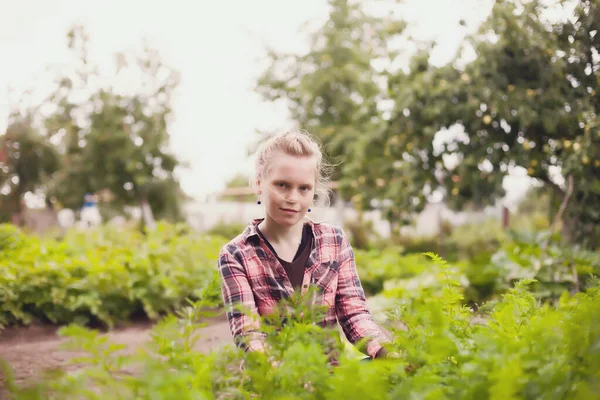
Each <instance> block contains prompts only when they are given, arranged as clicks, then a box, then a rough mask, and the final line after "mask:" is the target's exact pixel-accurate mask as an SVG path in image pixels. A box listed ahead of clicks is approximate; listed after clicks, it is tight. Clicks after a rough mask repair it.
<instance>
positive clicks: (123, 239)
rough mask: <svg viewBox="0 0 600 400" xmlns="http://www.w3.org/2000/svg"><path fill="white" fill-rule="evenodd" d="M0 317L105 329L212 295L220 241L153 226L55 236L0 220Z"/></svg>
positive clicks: (215, 299)
mask: <svg viewBox="0 0 600 400" xmlns="http://www.w3.org/2000/svg"><path fill="white" fill-rule="evenodd" d="M0 227H1V228H0V245H1V246H2V251H0V271H1V272H2V274H0V318H2V319H3V320H5V321H6V322H7V323H9V324H15V323H23V324H28V323H30V322H32V321H34V320H41V321H44V322H51V323H55V324H64V323H70V322H76V323H81V324H85V323H88V322H101V323H102V324H105V325H108V326H112V325H113V324H115V323H116V322H119V321H123V320H128V319H130V318H131V317H132V316H134V315H145V316H147V317H148V318H151V319H156V318H158V317H159V316H160V315H161V314H163V313H165V312H168V311H170V310H172V309H173V308H174V307H176V306H178V305H180V304H182V303H183V302H184V301H185V300H186V299H188V298H189V299H192V300H193V299H198V298H199V297H200V296H201V294H203V296H204V300H205V301H212V302H213V303H217V302H218V301H219V300H220V291H219V286H218V276H217V271H216V268H215V265H216V260H217V257H218V253H219V250H220V248H221V246H222V245H223V244H224V243H225V242H224V240H223V239H220V238H213V237H210V236H199V235H194V234H193V233H190V232H188V228H186V227H185V226H183V225H169V224H165V223H161V224H159V225H158V227H157V229H156V230H155V231H152V232H146V234H142V233H140V232H139V231H136V230H116V229H115V228H110V227H102V228H101V229H98V230H94V231H85V232H80V231H74V230H73V231H69V232H68V233H67V235H66V236H65V237H64V238H63V240H62V241H56V240H43V239H38V238H35V237H25V236H23V235H22V234H21V233H20V232H19V231H17V230H15V229H14V228H12V227H10V226H7V225H0Z"/></svg>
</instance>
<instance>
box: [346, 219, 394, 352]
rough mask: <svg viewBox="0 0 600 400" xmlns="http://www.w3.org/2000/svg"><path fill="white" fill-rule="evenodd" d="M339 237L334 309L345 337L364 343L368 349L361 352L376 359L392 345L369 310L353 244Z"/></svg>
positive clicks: (354, 342) (353, 341) (355, 342)
mask: <svg viewBox="0 0 600 400" xmlns="http://www.w3.org/2000/svg"><path fill="white" fill-rule="evenodd" d="M337 230H338V232H337V233H338V235H339V236H338V237H341V243H340V250H339V257H338V263H339V270H338V287H337V293H336V300H335V308H336V314H337V318H338V321H339V322H340V325H341V326H342V329H343V331H344V334H345V335H346V337H347V338H348V340H349V341H350V343H352V344H357V343H358V342H360V341H363V340H364V341H365V348H361V349H360V350H361V351H363V352H365V353H366V354H368V355H369V356H370V357H371V358H375V357H376V356H377V355H378V353H379V356H381V355H384V354H385V353H386V351H385V349H383V346H382V344H383V343H386V342H389V340H388V339H387V338H386V337H385V336H384V334H383V332H382V331H381V330H380V329H379V327H378V326H377V324H376V323H375V321H374V320H373V317H372V315H371V313H370V312H369V309H368V308H367V301H366V298H365V293H364V290H363V288H362V284H361V282H360V279H359V277H358V273H357V272H356V263H355V261H354V251H353V249H352V246H351V245H350V241H349V240H348V238H347V237H346V235H345V234H344V232H343V231H342V230H341V229H337Z"/></svg>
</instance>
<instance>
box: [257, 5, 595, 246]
mask: <svg viewBox="0 0 600 400" xmlns="http://www.w3.org/2000/svg"><path fill="white" fill-rule="evenodd" d="M331 3H332V7H333V9H334V10H336V9H343V7H344V5H347V4H348V3H347V2H343V1H332V2H331ZM563 3H566V2H559V1H557V2H555V3H553V4H552V5H546V6H545V5H544V4H547V2H545V3H544V4H542V2H541V1H538V0H529V1H526V0H523V1H517V0H515V1H510V0H503V1H497V2H495V4H494V7H493V9H492V11H491V13H490V15H489V17H488V19H487V20H486V21H485V22H484V23H483V24H482V26H481V27H480V29H479V30H478V31H477V32H476V33H475V34H474V35H472V36H471V37H469V38H468V40H467V41H466V42H465V43H464V46H463V50H466V49H468V48H471V49H473V50H474V53H475V57H474V60H473V61H470V62H468V60H466V58H465V57H464V54H465V53H464V52H463V51H461V52H459V53H458V54H457V56H456V58H455V59H454V60H453V61H452V62H451V63H449V64H447V65H444V66H439V67H435V66H433V65H432V64H431V62H430V60H429V53H430V48H428V47H424V46H421V47H420V50H419V51H418V52H417V53H416V54H415V55H414V56H413V57H412V59H411V61H410V63H409V68H408V69H407V70H402V69H397V70H392V69H391V68H388V69H387V72H385V73H383V74H382V76H383V77H385V78H386V79H385V81H386V82H387V93H385V92H384V93H381V92H377V90H376V87H377V86H376V85H370V84H369V85H368V86H367V87H368V88H369V90H366V89H364V88H363V89H364V93H368V94H369V95H367V96H366V97H365V96H363V98H365V99H368V102H366V103H365V104H369V105H371V107H368V108H361V110H363V111H364V112H362V113H361V112H359V111H358V109H357V108H356V104H355V103H352V102H351V99H352V98H353V97H356V96H354V95H353V94H352V93H353V92H352V91H342V90H338V89H339V87H340V86H333V85H318V84H314V85H309V84H301V83H303V82H315V81H316V82H335V81H336V77H337V76H340V75H339V72H338V71H336V70H334V69H332V68H329V69H328V68H327V66H328V65H327V64H325V65H324V66H322V65H321V64H320V62H319V59H317V58H315V57H314V56H313V57H312V58H311V57H296V58H292V65H291V66H290V71H292V72H291V73H290V74H289V75H288V76H286V77H287V78H288V80H291V81H292V82H294V79H293V78H295V81H296V82H300V83H298V84H295V85H294V86H293V87H292V88H291V89H293V90H290V86H289V85H290V84H287V83H285V79H279V80H271V81H268V85H267V87H268V88H269V90H270V93H279V96H287V97H288V100H289V101H290V111H291V113H292V116H293V117H294V118H295V119H296V120H297V121H298V122H300V123H301V124H303V125H306V121H313V125H312V127H314V132H315V133H316V134H317V135H318V136H320V137H321V138H323V139H325V140H326V141H329V142H332V143H343V144H345V146H344V147H343V148H340V149H339V151H340V152H343V153H345V154H346V157H345V163H344V165H343V167H342V169H340V172H341V175H340V178H341V182H340V183H341V187H342V189H343V190H345V191H346V193H347V194H351V195H353V197H352V199H353V200H354V202H355V203H356V204H357V205H359V206H360V207H362V208H370V207H373V206H377V207H381V208H382V209H383V211H384V212H385V214H386V215H387V218H388V219H390V220H391V221H393V222H403V223H404V222H408V221H410V216H411V215H413V214H414V212H417V211H420V210H422V209H423V207H424V205H425V204H426V203H427V201H428V200H430V199H431V197H430V196H432V195H433V194H436V195H438V196H440V197H441V199H442V200H443V201H445V202H446V203H447V204H449V205H450V206H452V207H453V208H455V209H458V208H464V207H482V206H484V205H486V204H492V203H494V202H495V201H497V200H498V199H500V198H501V197H502V196H503V195H504V190H503V187H502V182H503V180H504V177H505V176H506V175H507V174H508V173H509V171H510V170H512V169H514V168H517V167H521V168H523V169H525V170H526V171H527V173H528V174H529V175H530V176H531V177H532V178H535V179H537V180H539V181H540V182H543V184H544V188H545V190H546V191H549V192H551V193H553V195H554V198H555V209H557V208H558V207H557V206H558V204H560V202H562V200H563V199H564V198H565V195H566V192H567V185H566V184H564V181H566V180H568V177H569V176H571V177H573V179H574V182H575V185H574V187H575V190H574V193H573V196H572V198H571V199H570V203H569V205H568V208H567V212H566V213H565V215H564V217H565V218H564V219H565V226H566V227H567V228H570V229H567V231H566V232H567V233H569V235H570V238H571V239H572V240H575V241H578V242H582V243H584V242H585V241H586V239H588V240H591V242H588V243H587V244H588V245H592V246H594V245H595V246H597V245H598V243H599V241H598V240H597V238H598V233H599V232H598V227H599V226H600V224H599V222H600V206H599V204H600V181H599V177H600V161H597V160H600V153H599V152H600V146H599V144H600V143H599V141H600V133H599V132H600V123H599V121H598V114H599V110H598V107H599V100H598V90H597V87H598V82H599V73H598V70H599V65H598V62H599V56H598V41H599V40H600V39H599V38H600V35H598V34H597V33H598V28H599V24H600V14H599V13H600V11H599V5H598V1H597V0H586V1H580V2H578V3H575V4H576V7H575V9H574V11H573V13H572V15H571V16H570V18H569V19H567V20H564V19H563V20H550V19H549V17H547V15H546V11H547V10H549V9H551V8H552V9H557V8H558V9H560V8H561V7H562V5H563ZM566 4H571V3H566ZM355 7H358V5H355ZM334 14H335V13H334V12H332V15H331V16H330V20H329V21H328V22H327V23H326V25H325V27H327V26H335V25H336V22H335V19H334ZM358 14H360V13H358ZM338 15H339V14H338ZM353 15H357V13H354V14H353ZM361 15H362V14H361ZM346 21H348V23H351V25H350V27H349V28H348V29H346V30H345V31H343V30H342V32H353V31H360V29H361V25H359V24H358V23H357V22H356V21H355V20H352V19H346ZM383 23H384V20H382V19H380V20H379V24H383ZM373 24H374V25H377V22H373ZM380 26H381V25H380ZM381 31H383V30H381ZM328 35H329V34H328V31H327V29H326V28H323V29H321V30H320V31H318V32H317V33H316V35H315V36H314V37H313V40H312V51H311V53H310V54H319V50H320V48H319V47H318V44H320V43H328V38H329V36H328ZM331 35H333V34H331ZM339 35H343V33H340V34H339ZM354 37H356V35H354ZM345 43H347V47H346V50H345V51H346V53H347V54H361V55H362V56H363V57H365V58H364V59H362V58H359V59H360V60H361V62H360V63H358V64H359V65H363V66H366V65H371V64H372V63H373V62H374V61H375V59H376V57H375V56H374V55H373V54H369V52H363V51H362V50H361V49H363V48H364V47H368V46H369V44H370V43H372V47H373V48H375V49H381V52H380V53H379V54H377V58H380V59H387V60H389V61H390V63H388V66H389V65H392V64H391V61H393V60H394V57H395V56H396V54H391V55H388V56H386V53H385V51H386V49H385V47H381V46H380V40H379V39H378V38H376V40H372V41H371V40H370V39H368V40H366V41H365V43H364V44H361V43H360V42H359V41H347V42H345ZM275 60H276V59H275ZM334 65H335V63H334ZM273 68H274V67H272V68H271V69H273ZM347 68H350V67H347ZM342 70H343V69H342ZM368 70H369V69H368V68H366V67H365V68H364V69H363V70H361V72H362V73H363V74H362V75H361V76H369V77H371V78H372V80H373V81H374V80H375V75H373V74H371V75H369V74H368V73H367V71H368ZM315 71H316V72H315ZM316 77H319V79H320V80H316ZM346 81H348V80H346ZM350 81H351V80H350ZM262 82H265V80H263V81H262ZM369 82H371V80H369ZM341 87H346V86H343V85H342V86H341ZM371 88H372V89H371ZM284 89H285V90H284ZM371 90H372V91H371ZM275 97H276V96H272V98H275ZM388 97H389V98H390V99H391V101H392V104H393V106H392V107H391V108H392V111H391V113H390V114H391V115H389V118H388V115H384V113H382V112H381V107H380V108H377V107H376V106H372V104H373V103H380V104H381V100H382V99H386V98H388ZM320 98H323V99H335V101H336V102H337V103H332V104H339V108H340V109H339V110H337V109H336V108H327V109H326V110H327V111H330V110H332V111H335V113H333V112H332V113H331V115H329V114H327V113H324V112H323V111H322V110H320V109H318V108H317V110H318V111H317V112H313V113H311V110H313V109H314V107H313V105H314V104H315V103H316V100H315V101H313V102H310V101H309V100H310V99H320ZM340 98H343V99H340ZM306 99H308V100H306ZM311 107H312V108H311ZM355 114H356V115H358V116H360V117H359V118H356V119H354V118H352V116H353V115H355ZM338 115H346V116H348V117H347V118H345V119H343V120H337V119H335V117H336V116H338ZM366 121H369V122H368V123H367V122H366ZM362 122H365V123H362ZM309 127H310V125H309ZM326 129H329V130H330V132H331V133H330V137H328V136H327V131H326ZM350 143H352V144H351V145H349V144H350ZM338 154H342V153H338ZM574 227H577V229H574ZM592 238H596V239H592ZM594 243H595V244H594Z"/></svg>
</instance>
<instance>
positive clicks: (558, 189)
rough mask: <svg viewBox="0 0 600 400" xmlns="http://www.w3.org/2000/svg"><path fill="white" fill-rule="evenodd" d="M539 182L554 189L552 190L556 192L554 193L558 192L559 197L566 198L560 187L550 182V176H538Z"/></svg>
mask: <svg viewBox="0 0 600 400" xmlns="http://www.w3.org/2000/svg"><path fill="white" fill-rule="evenodd" d="M536 178H538V179H539V180H541V181H542V182H544V184H546V185H548V186H549V187H551V188H552V190H554V192H556V194H557V195H559V196H561V197H562V196H564V195H565V191H564V190H562V189H561V187H560V186H558V185H557V184H556V183H554V182H552V181H551V180H550V177H549V176H548V175H542V176H538V177H536Z"/></svg>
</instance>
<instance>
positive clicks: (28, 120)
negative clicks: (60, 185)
mask: <svg viewBox="0 0 600 400" xmlns="http://www.w3.org/2000/svg"><path fill="white" fill-rule="evenodd" d="M33 114H34V110H28V111H27V114H25V115H21V114H18V113H13V114H12V115H11V116H10V118H9V121H8V122H9V125H8V128H7V129H6V133H5V134H4V135H0V188H3V189H4V190H6V189H8V194H2V195H0V221H2V220H7V219H8V218H7V217H9V215H10V214H11V211H12V212H14V213H16V214H20V213H21V211H22V210H21V202H22V200H23V199H22V196H23V194H25V193H26V192H28V191H35V190H36V189H37V188H39V187H40V186H41V185H42V184H44V183H46V182H47V180H48V178H49V176H50V175H52V174H53V173H54V172H55V171H57V170H58V169H59V167H60V166H61V159H60V155H59V154H58V152H57V151H56V149H55V148H54V146H53V145H52V144H51V143H50V142H49V141H48V137H46V136H43V135H41V134H40V133H39V132H38V131H37V130H36V129H35V128H34V126H33V117H34V116H33ZM4 190H3V192H4Z"/></svg>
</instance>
